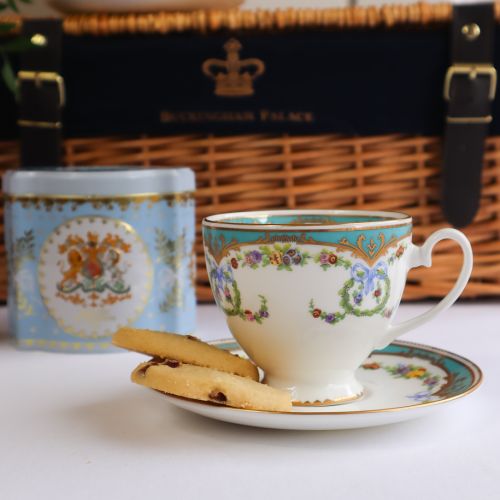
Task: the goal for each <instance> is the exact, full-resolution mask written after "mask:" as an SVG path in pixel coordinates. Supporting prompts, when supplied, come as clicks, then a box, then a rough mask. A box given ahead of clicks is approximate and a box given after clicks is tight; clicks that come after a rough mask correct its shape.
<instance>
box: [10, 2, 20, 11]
mask: <svg viewBox="0 0 500 500" xmlns="http://www.w3.org/2000/svg"><path fill="white" fill-rule="evenodd" d="M7 5H8V6H9V7H10V8H11V9H12V10H13V11H14V12H19V9H18V8H17V5H16V0H7Z"/></svg>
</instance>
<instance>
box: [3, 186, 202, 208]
mask: <svg viewBox="0 0 500 500" xmlns="http://www.w3.org/2000/svg"><path fill="white" fill-rule="evenodd" d="M4 199H5V201H6V202H7V203H21V205H22V206H23V207H24V208H31V207H34V208H35V209H37V210H38V209H40V208H44V209H45V210H46V211H50V210H52V209H53V208H54V209H57V210H59V211H61V210H62V209H63V207H64V206H65V205H66V204H71V210H73V211H75V210H76V209H77V208H78V207H80V206H81V205H84V204H86V203H90V204H91V205H92V207H93V208H96V209H100V208H108V209H110V210H111V209H113V207H114V205H115V204H117V205H118V206H119V207H120V208H121V210H127V209H128V208H129V207H130V206H137V205H139V204H141V203H149V206H153V205H154V204H155V203H159V202H162V201H165V202H166V203H167V204H168V206H169V207H171V206H174V205H176V204H186V203H188V202H189V201H191V200H193V199H194V192H193V191H184V192H179V193H140V194H129V195H126V196H123V195H118V196H113V195H66V194H33V193H26V194H22V195H18V194H9V193H5V194H4Z"/></svg>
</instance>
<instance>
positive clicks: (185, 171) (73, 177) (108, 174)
mask: <svg viewBox="0 0 500 500" xmlns="http://www.w3.org/2000/svg"><path fill="white" fill-rule="evenodd" d="M2 180H3V191H4V193H6V194H14V195H22V194H23V195H26V194H36V195H52V196H61V195H79V196H96V195H97V196H99V195H104V196H124V195H125V196H126V195H129V194H130V195H131V194H169V193H182V192H187V191H194V189H195V182H194V172H193V171H192V170H191V169H189V168H185V167H183V168H149V169H143V168H137V167H68V168H63V167H60V168H53V169H43V170H17V171H14V170H10V171H8V172H6V173H5V174H4V176H3V178H2Z"/></svg>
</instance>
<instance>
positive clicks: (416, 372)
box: [361, 362, 442, 402]
mask: <svg viewBox="0 0 500 500" xmlns="http://www.w3.org/2000/svg"><path fill="white" fill-rule="evenodd" d="M361 367H362V368H363V369H365V370H379V369H384V370H385V371H386V372H387V373H389V374H390V375H392V376H393V377H394V378H402V379H406V380H411V379H418V380H420V381H421V382H422V385H423V388H424V390H422V391H419V392H417V393H415V394H411V395H409V396H406V397H407V398H408V399H412V400H414V401H417V402H425V401H429V400H430V399H431V398H432V393H433V390H435V389H436V387H437V386H438V384H439V383H440V382H441V380H442V376H441V375H439V374H437V373H432V372H431V371H429V369H427V368H426V367H424V366H420V365H414V364H413V363H397V364H395V365H385V364H383V363H377V362H371V363H365V364H364V365H362V366H361Z"/></svg>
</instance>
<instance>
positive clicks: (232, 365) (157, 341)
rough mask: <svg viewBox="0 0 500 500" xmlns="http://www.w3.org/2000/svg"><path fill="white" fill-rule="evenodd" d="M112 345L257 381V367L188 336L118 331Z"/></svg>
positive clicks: (124, 329)
mask: <svg viewBox="0 0 500 500" xmlns="http://www.w3.org/2000/svg"><path fill="white" fill-rule="evenodd" d="M113 344H114V345H116V346H118V347H123V348H124V349H128V350H130V351H135V352H140V353H142V354H147V355H148V356H156V357H160V358H169V359H176V360H178V361H181V362H182V363H188V364H191V365H196V366H203V367H207V368H213V369H215V370H220V371H223V372H228V373H233V374H235V375H241V376H242V377H249V378H251V379H252V380H257V381H258V380H259V372H258V370H257V367H256V366H255V365H254V364H253V363H252V362H251V361H249V360H248V359H244V358H240V357H238V356H236V355H235V354H231V353H230V352H229V351H224V350H223V349H219V348H217V347H215V346H213V345H210V344H207V343H205V342H202V341H201V340H199V339H197V338H196V337H193V336H191V335H187V336H186V335H177V334H175V333H163V332H155V331H152V330H140V329H136V328H120V329H119V330H118V331H117V332H116V333H115V334H114V335H113Z"/></svg>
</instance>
